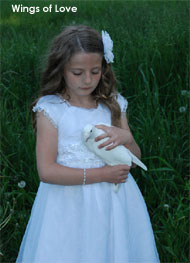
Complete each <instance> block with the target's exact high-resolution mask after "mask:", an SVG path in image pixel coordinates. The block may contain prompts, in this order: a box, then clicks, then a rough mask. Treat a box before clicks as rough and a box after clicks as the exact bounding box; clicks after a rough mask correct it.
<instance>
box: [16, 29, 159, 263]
mask: <svg viewBox="0 0 190 263" xmlns="http://www.w3.org/2000/svg"><path fill="white" fill-rule="evenodd" d="M112 45H113V43H112V40H111V39H110V37H109V35H108V34H107V33H106V32H102V36H100V34H99V33H98V32H97V31H95V30H93V29H92V28H90V27H87V26H71V27H67V28H66V29H65V30H64V31H63V32H62V33H61V34H60V35H58V36H57V37H56V38H55V40H54V42H53V44H52V47H51V50H50V54H49V58H48V63H47V67H46V69H45V71H44V73H43V78H42V90H41V96H40V98H39V99H38V100H37V103H36V102H35V103H34V105H33V106H34V107H33V112H34V113H37V116H35V118H34V120H35V121H36V123H34V125H35V127H36V134H37V144H36V153H37V168H38V173H39V177H40V180H41V182H40V186H39V189H38V192H37V196H36V199H35V202H34V205H33V209H32V213H31V217H30V220H29V223H28V225H27V228H26V232H25V235H24V238H23V241H22V244H21V248H20V252H19V255H18V258H17V263H20V262H22V263H127V262H144V263H145V262H146V263H147V262H150V263H153V262H159V259H158V255H157V250H156V246H155V241H154V236H153V232H152V227H151V223H150V220H149V216H148V212H147V208H146V205H145V203H144V200H143V197H142V195H141V193H140V190H139V189H138V186H137V185H136V183H135V181H134V179H133V177H132V175H131V174H130V173H129V171H130V168H131V167H129V166H127V165H117V166H106V165H105V163H104V162H103V161H102V160H101V159H100V158H98V157H97V156H95V155H94V154H93V153H91V152H89V151H88V149H87V148H86V147H85V146H84V144H83V142H82V130H83V128H84V126H85V125H86V124H88V123H90V124H94V125H96V124H97V123H107V124H112V126H111V127H109V126H106V125H97V127H98V128H101V129H103V130H104V134H103V135H101V136H99V137H97V138H96V140H97V141H98V140H101V139H103V138H106V137H107V138H108V139H107V141H106V142H105V143H102V144H101V146H100V147H106V148H107V150H110V149H113V148H114V147H116V146H117V145H125V146H126V147H128V148H129V149H130V150H131V151H132V152H133V153H134V154H135V155H136V156H137V157H138V158H140V156H141V153H140V149H139V147H138V145H137V144H136V142H135V140H134V138H133V136H132V134H131V131H130V129H129V126H128V123H127V119H126V113H125V112H126V108H127V101H126V100H125V99H124V98H123V97H122V96H121V95H120V94H117V93H116V92H115V82H116V81H115V77H114V73H113V71H112V68H111V64H110V63H111V62H113V53H112ZM126 179H127V180H126ZM113 183H116V184H120V185H119V190H118V192H117V193H115V192H114V191H113V185H112V184H113Z"/></svg>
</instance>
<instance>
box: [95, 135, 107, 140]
mask: <svg viewBox="0 0 190 263" xmlns="http://www.w3.org/2000/svg"><path fill="white" fill-rule="evenodd" d="M106 137H108V135H107V134H106V133H103V134H101V135H99V136H97V137H96V138H95V142H98V141H100V140H102V139H104V138H106Z"/></svg>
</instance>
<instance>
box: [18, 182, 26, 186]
mask: <svg viewBox="0 0 190 263" xmlns="http://www.w3.org/2000/svg"><path fill="white" fill-rule="evenodd" d="M25 186H26V182H25V181H20V182H19V183H18V187H20V188H24V187H25Z"/></svg>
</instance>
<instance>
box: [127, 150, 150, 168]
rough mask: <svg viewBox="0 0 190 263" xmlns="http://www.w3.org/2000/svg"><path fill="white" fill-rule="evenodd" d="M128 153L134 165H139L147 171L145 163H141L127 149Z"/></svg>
mask: <svg viewBox="0 0 190 263" xmlns="http://www.w3.org/2000/svg"><path fill="white" fill-rule="evenodd" d="M129 154H130V156H131V158H132V162H133V163H135V164H136V165H138V166H140V167H141V168H142V169H144V170H145V171H147V167H146V165H144V163H142V162H141V161H140V160H139V159H138V158H137V157H136V156H135V155H134V154H133V153H132V152H130V151H129Z"/></svg>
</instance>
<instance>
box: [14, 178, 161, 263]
mask: <svg viewBox="0 0 190 263" xmlns="http://www.w3.org/2000/svg"><path fill="white" fill-rule="evenodd" d="M16 262H17V263H21V262H22V263H132V262H134V263H137V262H141V263H153V262H159V257H158V253H157V249H156V245H155V240H154V235H153V231H152V226H151V222H150V219H149V215H148V212H147V207H146V204H145V202H144V199H143V196H142V194H141V192H140V190H139V188H138V186H137V184H136V182H135V180H134V179H133V177H132V175H131V174H129V177H128V179H127V181H126V183H122V184H120V185H119V190H118V192H117V193H115V192H114V191H113V184H111V183H106V182H103V183H95V184H90V185H75V186H63V185H53V184H47V183H43V182H41V183H40V186H39V189H38V192H37V195H36V199H35V201H34V205H33V208H32V212H31V217H30V220H29V222H28V225H27V228H26V231H25V235H24V238H23V240H22V244H21V247H20V251H19V255H18V258H17V261H16Z"/></svg>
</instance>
